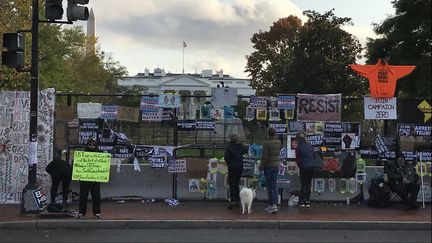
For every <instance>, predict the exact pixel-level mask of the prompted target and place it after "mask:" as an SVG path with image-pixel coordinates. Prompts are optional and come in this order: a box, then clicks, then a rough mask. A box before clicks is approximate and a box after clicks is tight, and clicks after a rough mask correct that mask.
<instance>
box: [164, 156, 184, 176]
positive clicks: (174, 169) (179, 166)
mask: <svg viewBox="0 0 432 243" xmlns="http://www.w3.org/2000/svg"><path fill="white" fill-rule="evenodd" d="M168 173H186V160H185V159H170V160H169V161H168Z"/></svg>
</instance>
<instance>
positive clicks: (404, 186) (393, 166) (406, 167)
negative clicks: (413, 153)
mask: <svg viewBox="0 0 432 243" xmlns="http://www.w3.org/2000/svg"><path fill="white" fill-rule="evenodd" d="M385 175H386V176H385V177H384V178H385V181H386V182H387V183H388V185H389V187H390V189H391V190H392V191H393V192H395V193H396V194H398V195H399V197H400V198H401V199H402V201H403V202H404V204H405V209H407V210H409V209H417V208H419V206H418V204H417V194H418V192H419V190H420V185H419V184H418V179H419V176H418V175H417V173H416V171H415V168H414V166H413V164H412V163H411V162H409V161H406V160H405V156H404V155H403V154H402V153H398V154H397V157H396V160H395V161H389V163H388V164H387V166H386V167H385Z"/></svg>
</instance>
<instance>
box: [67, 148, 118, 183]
mask: <svg viewBox="0 0 432 243" xmlns="http://www.w3.org/2000/svg"><path fill="white" fill-rule="evenodd" d="M110 162H111V154H108V153H96V152H84V151H75V153H74V164H73V171H72V180H75V181H95V182H108V181H109V176H110Z"/></svg>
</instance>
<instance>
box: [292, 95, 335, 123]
mask: <svg viewBox="0 0 432 243" xmlns="http://www.w3.org/2000/svg"><path fill="white" fill-rule="evenodd" d="M297 97H298V105H297V120H299V121H340V119H341V111H342V99H341V94H328V95H314V94H297Z"/></svg>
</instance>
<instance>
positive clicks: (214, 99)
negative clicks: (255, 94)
mask: <svg viewBox="0 0 432 243" xmlns="http://www.w3.org/2000/svg"><path fill="white" fill-rule="evenodd" d="M237 93H238V89H236V88H228V87H224V88H212V89H211V103H212V105H213V106H214V107H224V106H230V105H237Z"/></svg>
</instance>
